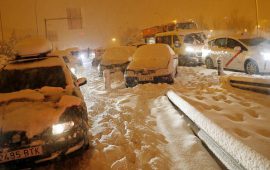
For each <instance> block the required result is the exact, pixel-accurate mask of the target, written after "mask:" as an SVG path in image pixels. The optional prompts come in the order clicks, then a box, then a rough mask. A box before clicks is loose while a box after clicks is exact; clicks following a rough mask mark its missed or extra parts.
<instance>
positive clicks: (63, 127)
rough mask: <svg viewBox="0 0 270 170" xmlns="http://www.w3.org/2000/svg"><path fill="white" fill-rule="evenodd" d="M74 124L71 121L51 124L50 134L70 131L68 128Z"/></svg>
mask: <svg viewBox="0 0 270 170" xmlns="http://www.w3.org/2000/svg"><path fill="white" fill-rule="evenodd" d="M73 126H74V122H73V121H69V122H65V123H59V124H55V125H53V126H52V134H53V135H60V134H62V133H64V132H68V131H70V129H71V128H72V127H73Z"/></svg>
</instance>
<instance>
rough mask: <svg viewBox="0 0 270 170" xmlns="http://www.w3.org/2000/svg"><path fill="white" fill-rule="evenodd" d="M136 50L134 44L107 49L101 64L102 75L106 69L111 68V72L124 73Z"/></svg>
mask: <svg viewBox="0 0 270 170" xmlns="http://www.w3.org/2000/svg"><path fill="white" fill-rule="evenodd" d="M135 50H136V47H134V46H120V47H112V48H109V49H107V50H106V52H105V53H104V54H103V55H102V57H101V61H100V64H99V71H100V75H103V71H104V70H105V69H108V70H110V72H111V73H114V72H116V71H122V72H123V73H124V72H125V70H126V68H127V65H128V63H129V62H130V60H131V57H132V55H133V53H134V52H135Z"/></svg>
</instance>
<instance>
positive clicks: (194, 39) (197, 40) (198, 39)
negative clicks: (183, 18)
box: [184, 33, 205, 45]
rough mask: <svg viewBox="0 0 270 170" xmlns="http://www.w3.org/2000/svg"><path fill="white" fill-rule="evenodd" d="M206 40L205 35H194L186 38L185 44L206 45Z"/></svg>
mask: <svg viewBox="0 0 270 170" xmlns="http://www.w3.org/2000/svg"><path fill="white" fill-rule="evenodd" d="M204 40H205V39H204V34H203V33H192V34H189V35H187V36H186V37H185V39H184V43H187V44H194V45H196V44H202V43H204Z"/></svg>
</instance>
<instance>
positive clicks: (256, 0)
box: [255, 0, 259, 36]
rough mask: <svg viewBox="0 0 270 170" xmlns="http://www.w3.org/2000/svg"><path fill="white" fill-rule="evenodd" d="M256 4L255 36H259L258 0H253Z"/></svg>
mask: <svg viewBox="0 0 270 170" xmlns="http://www.w3.org/2000/svg"><path fill="white" fill-rule="evenodd" d="M255 5H256V28H257V36H259V5H258V0H255Z"/></svg>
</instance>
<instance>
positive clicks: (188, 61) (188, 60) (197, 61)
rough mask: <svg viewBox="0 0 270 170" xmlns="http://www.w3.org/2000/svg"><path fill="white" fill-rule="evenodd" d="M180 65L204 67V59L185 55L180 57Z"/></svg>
mask: <svg viewBox="0 0 270 170" xmlns="http://www.w3.org/2000/svg"><path fill="white" fill-rule="evenodd" d="M178 60H179V63H183V62H184V63H185V65H187V66H190V65H202V64H203V59H202V57H200V56H197V55H185V56H179V57H178Z"/></svg>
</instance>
